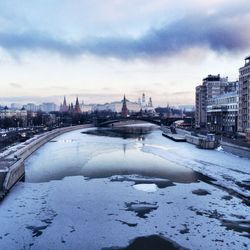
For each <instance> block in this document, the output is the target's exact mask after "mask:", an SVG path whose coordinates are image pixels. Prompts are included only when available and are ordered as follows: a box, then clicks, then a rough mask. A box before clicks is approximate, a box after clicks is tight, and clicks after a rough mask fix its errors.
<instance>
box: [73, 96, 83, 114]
mask: <svg viewBox="0 0 250 250" xmlns="http://www.w3.org/2000/svg"><path fill="white" fill-rule="evenodd" d="M74 112H75V113H81V112H82V111H81V108H80V104H79V100H78V96H77V97H76V104H75V109H74Z"/></svg>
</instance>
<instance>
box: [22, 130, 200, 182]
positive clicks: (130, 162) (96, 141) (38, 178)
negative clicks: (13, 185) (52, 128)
mask: <svg viewBox="0 0 250 250" xmlns="http://www.w3.org/2000/svg"><path fill="white" fill-rule="evenodd" d="M157 129H158V128H157V127H155V126H145V127H143V126H136V127H118V128H106V129H90V130H85V131H75V132H71V133H67V134H65V135H62V136H60V137H58V138H55V139H54V140H52V141H51V142H49V143H47V144H46V145H45V146H43V147H42V148H40V149H39V150H38V151H37V152H35V153H34V154H33V155H32V156H31V157H30V158H29V159H27V161H26V164H25V165H26V181H27V182H46V181H50V180H60V179H62V178H64V177H66V176H75V175H82V176H84V177H88V178H103V177H110V176H114V175H137V176H145V177H157V178H162V179H168V180H170V181H172V182H179V183H190V182H196V181H197V180H199V179H200V176H199V175H198V174H197V173H195V172H194V171H193V170H191V169H190V168H186V167H184V166H182V165H179V164H176V163H174V162H171V161H169V160H166V159H163V158H161V157H159V156H157V155H154V154H151V153H146V152H144V151H143V147H144V145H145V143H146V142H147V140H148V139H150V136H151V135H152V134H153V133H155V132H156V130H157ZM159 146H160V145H159Z"/></svg>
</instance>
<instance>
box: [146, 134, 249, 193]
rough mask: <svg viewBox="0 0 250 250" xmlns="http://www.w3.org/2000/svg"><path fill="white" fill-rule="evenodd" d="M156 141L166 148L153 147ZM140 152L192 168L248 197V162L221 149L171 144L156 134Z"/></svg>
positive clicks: (171, 142)
mask: <svg viewBox="0 0 250 250" xmlns="http://www.w3.org/2000/svg"><path fill="white" fill-rule="evenodd" d="M155 140H157V143H158V144H159V145H162V146H163V145H166V146H165V148H163V147H162V148H160V147H159V145H157V146H155V145H154V144H153V143H152V142H154V143H155ZM142 150H143V151H144V152H147V153H152V154H155V155H158V156H161V157H162V158H165V159H168V160H170V161H173V162H174V163H176V164H180V165H183V166H187V167H189V168H192V169H193V170H195V171H198V172H201V173H203V174H204V175H207V176H209V177H211V178H213V179H215V180H216V181H217V182H216V184H218V185H221V186H222V187H225V188H230V189H233V190H234V191H236V192H238V193H239V194H242V195H244V196H247V197H250V167H249V166H250V160H249V159H247V158H241V157H238V156H235V155H233V154H230V153H226V152H224V151H223V150H221V149H218V150H202V149H198V148H196V147H195V146H194V145H191V144H187V143H177V142H173V141H171V140H169V139H167V138H162V137H161V136H159V133H158V134H157V133H155V134H154V135H153V138H150V139H149V140H148V141H147V142H146V143H145V144H144V146H143V147H142Z"/></svg>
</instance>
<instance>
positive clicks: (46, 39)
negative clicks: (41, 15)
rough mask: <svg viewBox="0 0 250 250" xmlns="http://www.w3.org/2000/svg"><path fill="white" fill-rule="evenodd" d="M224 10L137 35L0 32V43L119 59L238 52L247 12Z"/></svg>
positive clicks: (245, 35)
mask: <svg viewBox="0 0 250 250" xmlns="http://www.w3.org/2000/svg"><path fill="white" fill-rule="evenodd" d="M248 10H249V8H248V9H247V10H244V12H242V13H240V11H239V9H237V13H234V14H232V12H231V10H230V12H228V13H230V14H227V12H225V13H223V14H221V13H213V14H207V15H205V14H204V13H203V14H202V15H193V16H185V17H183V18H182V19H180V20H178V21H175V22H173V23H171V24H168V25H165V26H162V27H161V28H158V29H151V30H149V31H148V32H146V33H145V34H144V35H142V36H140V37H139V38H133V37H122V36H113V37H111V36H110V37H92V38H87V39H85V40H80V41H76V40H74V41H73V40H64V39H60V38H58V37H53V36H50V35H49V34H46V33H41V32H36V31H33V32H31V31H30V32H25V33H15V34H14V33H8V32H0V46H1V47H2V48H4V49H6V50H7V51H9V52H15V53H16V52H17V51H36V50H45V51H49V52H55V53H59V54H61V55H64V56H67V57H73V56H79V55H82V54H93V55H96V56H100V57H114V58H119V59H124V60H127V59H134V58H147V57H150V58H158V57H163V56H173V55H175V54H178V53H180V52H181V51H184V50H186V49H190V48H195V47H205V48H209V49H211V50H213V51H215V52H238V51H241V50H246V49H249V48H250V33H249V32H246V31H247V30H250V14H249V13H248V12H247V11H248Z"/></svg>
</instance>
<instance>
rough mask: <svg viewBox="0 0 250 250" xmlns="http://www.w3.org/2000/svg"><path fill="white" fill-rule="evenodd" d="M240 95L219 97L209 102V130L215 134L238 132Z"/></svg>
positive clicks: (231, 94)
mask: <svg viewBox="0 0 250 250" xmlns="http://www.w3.org/2000/svg"><path fill="white" fill-rule="evenodd" d="M238 103H239V94H238V92H237V91H235V92H228V93H225V94H222V95H218V96H216V97H214V98H211V99H209V100H208V101H207V108H206V111H207V128H208V130H209V131H213V132H226V133H228V132H233V133H235V132H237V122H238Z"/></svg>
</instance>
